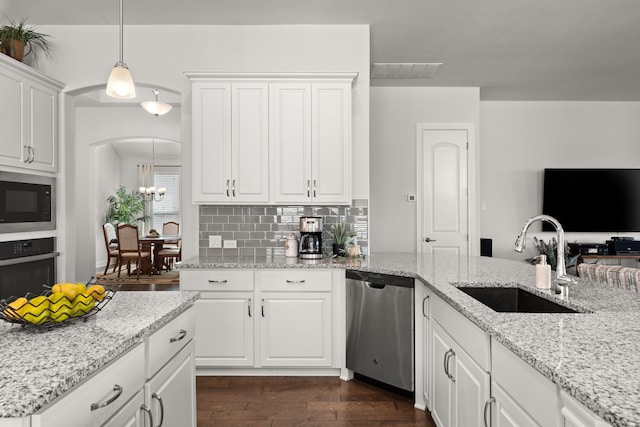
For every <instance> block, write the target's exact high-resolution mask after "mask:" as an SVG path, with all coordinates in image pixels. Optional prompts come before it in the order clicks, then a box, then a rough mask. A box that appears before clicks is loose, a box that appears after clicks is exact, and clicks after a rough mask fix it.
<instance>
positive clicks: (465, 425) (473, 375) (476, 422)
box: [453, 349, 490, 427]
mask: <svg viewBox="0 0 640 427" xmlns="http://www.w3.org/2000/svg"><path fill="white" fill-rule="evenodd" d="M453 359H454V362H453V363H455V368H454V370H455V383H456V385H455V392H454V393H455V396H454V398H453V401H454V407H455V412H454V423H453V425H454V426H456V427H474V426H475V427H485V426H486V425H488V424H485V421H484V420H483V419H482V416H483V415H484V407H485V403H486V402H487V400H488V399H489V386H490V378H489V374H488V373H487V372H485V371H483V370H482V369H481V368H480V367H479V366H478V365H477V364H476V363H475V362H474V361H473V360H472V359H471V357H470V356H469V355H468V354H467V353H466V352H464V351H463V350H462V349H457V350H456V355H455V357H454V358H453ZM487 418H488V417H487ZM488 422H489V421H487V423H488Z"/></svg>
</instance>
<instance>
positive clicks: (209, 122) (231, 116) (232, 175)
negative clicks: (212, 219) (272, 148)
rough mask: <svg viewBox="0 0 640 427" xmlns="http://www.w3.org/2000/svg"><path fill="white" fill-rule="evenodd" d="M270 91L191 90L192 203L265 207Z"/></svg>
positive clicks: (236, 87) (203, 86)
mask: <svg viewBox="0 0 640 427" xmlns="http://www.w3.org/2000/svg"><path fill="white" fill-rule="evenodd" d="M268 100H269V87H268V84H265V83H231V82H200V83H194V85H193V201H194V202H195V203H205V204H206V203H217V202H225V203H228V202H230V201H233V202H237V203H243V202H244V203H260V202H268V201H269V178H268V170H269V169H268V167H269V163H268V162H269V134H268V125H269V124H268Z"/></svg>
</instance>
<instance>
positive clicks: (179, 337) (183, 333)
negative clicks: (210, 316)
mask: <svg viewBox="0 0 640 427" xmlns="http://www.w3.org/2000/svg"><path fill="white" fill-rule="evenodd" d="M186 336H187V331H185V330H184V329H180V332H178V335H176V336H175V337H173V338H170V339H169V342H170V343H171V342H178V341H181V340H183V339H184V337H186Z"/></svg>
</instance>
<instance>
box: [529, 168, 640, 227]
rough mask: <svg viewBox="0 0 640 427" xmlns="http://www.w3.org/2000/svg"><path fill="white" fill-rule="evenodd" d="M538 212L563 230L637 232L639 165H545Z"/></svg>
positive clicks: (638, 219) (639, 212)
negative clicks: (599, 166) (540, 206)
mask: <svg viewBox="0 0 640 427" xmlns="http://www.w3.org/2000/svg"><path fill="white" fill-rule="evenodd" d="M542 212H543V213H544V214H546V215H550V216H552V217H554V218H556V219H557V220H558V221H559V222H560V224H561V225H562V228H564V231H575V232H609V233H617V232H640V169H545V170H544V189H543V202H542ZM543 230H544V231H553V227H552V226H551V225H549V224H547V223H546V222H545V223H544V225H543Z"/></svg>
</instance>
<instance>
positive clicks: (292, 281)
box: [287, 279, 305, 283]
mask: <svg viewBox="0 0 640 427" xmlns="http://www.w3.org/2000/svg"><path fill="white" fill-rule="evenodd" d="M304 282H305V280H304V279H303V280H287V283H304Z"/></svg>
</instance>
